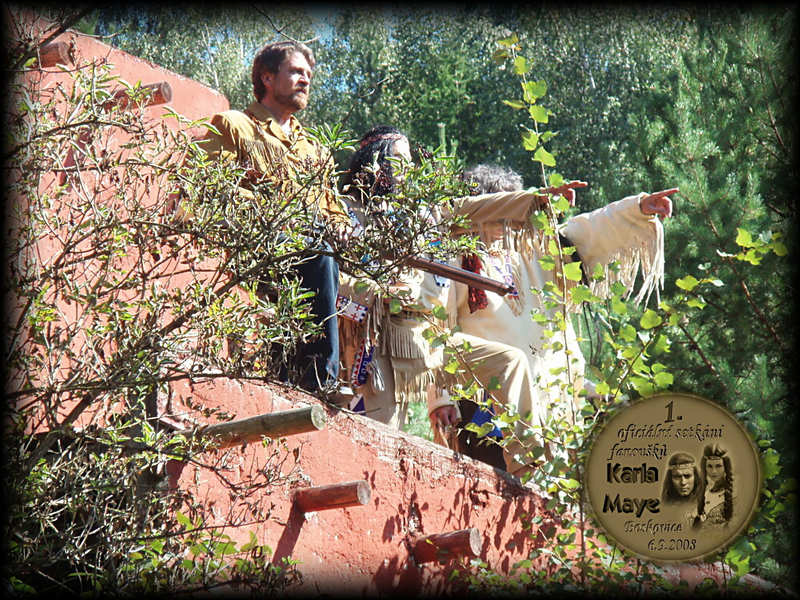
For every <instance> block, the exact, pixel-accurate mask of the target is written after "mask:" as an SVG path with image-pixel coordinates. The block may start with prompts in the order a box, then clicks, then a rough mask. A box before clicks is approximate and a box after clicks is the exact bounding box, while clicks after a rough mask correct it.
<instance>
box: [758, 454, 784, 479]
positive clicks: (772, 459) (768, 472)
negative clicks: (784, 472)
mask: <svg viewBox="0 0 800 600" xmlns="http://www.w3.org/2000/svg"><path fill="white" fill-rule="evenodd" d="M779 462H780V455H779V454H778V453H777V452H776V451H775V450H774V449H773V448H769V449H768V450H765V451H764V452H763V454H762V455H761V464H762V465H763V466H764V479H765V480H767V479H772V478H773V477H775V476H776V475H777V474H778V473H780V471H781V466H780V464H779Z"/></svg>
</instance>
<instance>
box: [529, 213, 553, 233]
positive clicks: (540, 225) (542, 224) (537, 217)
mask: <svg viewBox="0 0 800 600" xmlns="http://www.w3.org/2000/svg"><path fill="white" fill-rule="evenodd" d="M531 224H532V225H533V226H534V227H536V228H537V229H545V228H546V227H547V226H548V225H549V223H548V222H547V215H546V214H545V213H544V211H541V210H537V211H536V212H535V213H533V214H532V215H531Z"/></svg>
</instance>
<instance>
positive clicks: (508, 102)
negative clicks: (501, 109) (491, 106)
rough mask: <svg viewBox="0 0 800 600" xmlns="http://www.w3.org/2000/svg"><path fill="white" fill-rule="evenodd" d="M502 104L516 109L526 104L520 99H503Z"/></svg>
mask: <svg viewBox="0 0 800 600" xmlns="http://www.w3.org/2000/svg"><path fill="white" fill-rule="evenodd" d="M503 104H505V105H506V106H510V107H511V108H513V109H516V110H519V109H521V108H525V106H527V105H526V104H525V103H524V102H523V101H522V100H503Z"/></svg>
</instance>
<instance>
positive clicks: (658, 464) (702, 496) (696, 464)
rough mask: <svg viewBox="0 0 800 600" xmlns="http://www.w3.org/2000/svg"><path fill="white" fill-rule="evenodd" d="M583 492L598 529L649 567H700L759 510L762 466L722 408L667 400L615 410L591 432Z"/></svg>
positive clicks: (686, 398)
mask: <svg viewBox="0 0 800 600" xmlns="http://www.w3.org/2000/svg"><path fill="white" fill-rule="evenodd" d="M585 469H586V471H585V472H586V491H587V495H588V499H589V504H590V506H591V509H592V512H593V514H594V516H595V518H596V520H597V521H598V524H599V525H600V526H601V527H602V528H603V529H604V530H605V532H606V534H607V535H608V536H610V537H611V538H612V539H613V540H614V541H615V542H617V543H618V544H619V545H620V546H622V547H623V548H625V549H627V550H629V551H630V552H632V553H634V554H636V555H638V556H641V557H644V558H647V559H649V560H654V561H658V562H660V561H664V562H672V561H688V560H694V559H700V558H703V557H705V556H708V555H710V554H713V553H715V552H718V551H720V550H722V549H724V548H725V547H727V546H728V545H729V544H730V543H731V542H733V541H734V540H735V539H736V537H738V536H739V535H740V534H741V533H742V532H743V531H744V529H745V527H746V526H747V524H748V522H749V521H750V519H751V518H752V516H753V513H754V512H755V510H756V507H757V504H758V498H759V493H760V489H761V463H760V459H759V455H758V452H757V450H756V447H755V445H754V444H753V442H752V440H751V439H750V436H749V435H748V433H747V431H746V430H745V429H744V427H743V426H742V425H741V423H739V421H738V420H737V419H736V418H735V417H734V416H733V415H732V414H731V413H730V412H728V411H727V410H726V409H725V408H723V407H722V406H720V405H719V404H716V403H714V402H712V401H710V400H707V399H705V398H701V397H699V396H694V395H690V394H678V393H663V394H656V395H654V396H650V397H648V398H645V399H643V400H640V401H638V402H636V403H634V404H632V405H631V406H628V407H626V408H623V409H621V410H619V411H618V412H617V413H616V414H614V415H613V416H612V417H611V418H610V420H609V421H608V422H607V423H606V424H605V425H604V426H603V427H602V429H601V430H600V431H599V432H598V433H597V435H596V437H595V439H594V441H593V442H592V447H591V452H590V454H589V457H588V459H587V461H586V465H585Z"/></svg>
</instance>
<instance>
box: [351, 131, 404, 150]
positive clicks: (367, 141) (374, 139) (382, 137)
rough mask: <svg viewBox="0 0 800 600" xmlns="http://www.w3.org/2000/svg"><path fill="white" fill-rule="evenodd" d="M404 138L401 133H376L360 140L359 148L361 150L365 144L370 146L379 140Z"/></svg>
mask: <svg viewBox="0 0 800 600" xmlns="http://www.w3.org/2000/svg"><path fill="white" fill-rule="evenodd" d="M404 137H406V136H404V135H403V134H402V133H378V134H376V135H371V136H370V137H368V138H366V139H363V140H361V143H360V145H359V147H360V148H363V147H364V146H366V145H367V144H371V143H372V142H377V141H379V140H402V139H403V138H404Z"/></svg>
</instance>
